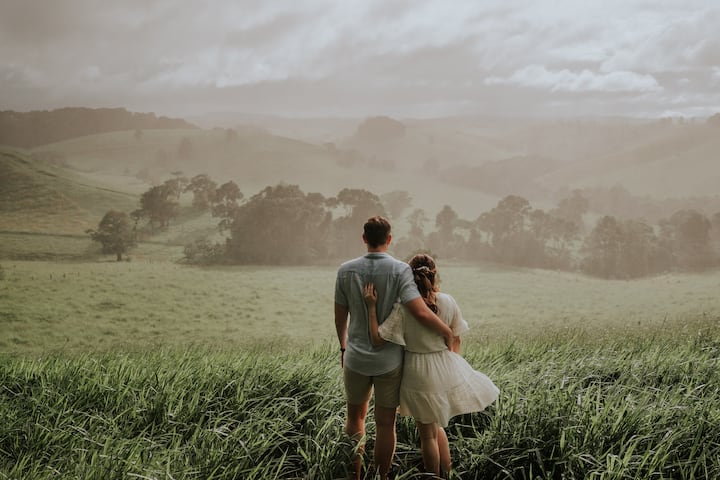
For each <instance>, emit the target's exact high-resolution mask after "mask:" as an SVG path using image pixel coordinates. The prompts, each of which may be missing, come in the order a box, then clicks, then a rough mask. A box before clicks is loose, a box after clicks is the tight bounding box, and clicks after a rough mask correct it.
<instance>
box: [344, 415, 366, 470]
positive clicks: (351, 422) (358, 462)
mask: <svg viewBox="0 0 720 480" xmlns="http://www.w3.org/2000/svg"><path fill="white" fill-rule="evenodd" d="M367 411H368V402H366V403H363V404H362V405H351V404H349V403H348V404H347V421H346V423H345V433H347V435H348V437H350V441H351V442H352V443H353V448H354V449H355V453H354V457H353V467H354V469H355V471H354V472H353V475H354V478H355V479H356V480H360V474H361V473H362V454H363V451H364V448H365V447H364V445H363V444H362V443H361V442H363V437H364V436H365V417H366V416H367Z"/></svg>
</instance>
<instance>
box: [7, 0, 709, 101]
mask: <svg viewBox="0 0 720 480" xmlns="http://www.w3.org/2000/svg"><path fill="white" fill-rule="evenodd" d="M718 24H720V4H715V2H714V1H711V0H685V1H684V2H680V1H679V0H678V1H675V0H656V1H654V2H648V1H646V0H606V1H604V2H577V1H575V0H552V1H549V0H548V1H543V0H487V1H483V2H477V1H476V0H456V1H453V2H442V1H440V0H416V1H409V0H366V1H362V2H337V1H335V0H303V1H301V2H267V1H263V0H214V1H213V2H208V3H206V4H204V5H203V6H202V7H199V6H198V4H197V3H196V2H191V1H189V0H126V1H123V2H109V3H108V2H105V3H104V4H102V5H100V4H99V3H97V2H95V1H94V0H54V1H53V2H34V1H27V0H3V12H2V15H0V58H2V59H3V62H2V65H0V82H1V83H0V108H3V107H4V108H10V107H11V108H16V109H24V110H27V109H33V108H49V107H55V106H62V105H63V103H64V102H73V103H74V104H87V105H88V106H102V105H103V104H110V105H130V104H132V105H134V106H142V105H146V106H145V107H144V109H148V110H156V111H160V110H163V111H165V112H167V113H170V114H172V113H173V112H188V111H191V110H198V112H196V113H202V111H209V110H218V109H228V108H234V109H252V110H253V111H256V112H260V113H292V114H302V113H303V112H307V113H308V114H313V112H329V111H332V112H336V113H343V112H344V113H346V114H352V113H353V112H363V113H364V112H367V111H368V110H369V109H370V108H375V109H385V111H388V112H406V113H407V114H410V113H412V112H423V111H432V112H436V111H437V112H439V111H441V110H442V109H445V114H453V113H458V112H461V113H468V112H472V111H476V112H477V111H482V112H484V111H486V109H492V110H493V111H496V112H503V111H505V112H517V111H523V110H527V109H528V108H532V109H533V110H534V111H537V112H543V111H547V112H554V111H556V108H557V105H565V104H566V103H565V102H566V100H567V104H569V103H570V100H571V101H572V105H574V106H575V108H578V109H579V108H586V109H587V110H586V111H582V112H580V113H583V114H589V113H592V112H593V111H598V108H602V109H603V110H602V112H603V113H608V112H607V110H608V109H612V110H613V111H614V113H617V114H622V113H623V112H628V109H630V108H635V105H638V104H643V105H646V104H647V105H649V104H651V103H652V102H670V101H673V99H682V100H683V102H697V103H695V104H692V105H691V104H689V103H688V104H687V108H688V109H690V108H702V105H701V104H702V102H703V98H706V99H708V101H715V100H713V99H715V98H716V97H715V96H714V94H713V91H714V90H717V82H718V73H717V68H718V65H720V37H718V36H717V35H716V34H715V30H716V25H718ZM683 78H685V79H688V81H686V82H682V81H680V80H681V79H683ZM688 91H692V92H693V96H688V95H687V92H688ZM581 96H582V98H580V97H581ZM599 96H602V102H600V101H598V100H597V99H598V97H599ZM549 97H552V98H549ZM643 108H644V111H647V110H649V108H646V107H643ZM661 108H662V109H664V108H665V107H663V106H658V111H659V110H660V109H661Z"/></svg>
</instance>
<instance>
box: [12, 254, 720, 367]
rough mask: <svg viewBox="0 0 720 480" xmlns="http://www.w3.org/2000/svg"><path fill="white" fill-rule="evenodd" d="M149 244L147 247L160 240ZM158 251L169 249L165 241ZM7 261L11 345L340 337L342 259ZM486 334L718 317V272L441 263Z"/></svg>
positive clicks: (487, 339)
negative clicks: (610, 274)
mask: <svg viewBox="0 0 720 480" xmlns="http://www.w3.org/2000/svg"><path fill="white" fill-rule="evenodd" d="M151 246H152V245H149V246H148V247H151ZM156 248H157V249H158V250H159V251H165V252H168V250H167V249H163V247H162V246H160V245H158V246H156ZM111 258H112V257H108V260H107V261H95V262H87V261H86V262H47V261H33V262H29V261H12V262H3V263H2V265H3V270H4V272H5V275H4V276H5V279H4V280H3V281H2V284H1V285H2V287H1V289H0V299H1V300H2V302H0V321H1V322H2V324H3V327H4V328H3V329H2V334H1V335H0V348H2V350H3V351H5V352H8V353H26V352H31V353H42V352H47V351H53V352H55V351H58V350H60V351H69V352H76V351H80V352H83V351H87V350H88V349H92V350H96V349H99V350H108V349H110V350H113V349H125V348H128V347H135V348H137V347H155V346H158V345H161V346H170V347H177V346H179V347H184V346H186V345H201V346H222V347H227V348H239V349H241V348H243V347H245V346H247V345H254V344H256V343H257V342H262V341H267V340H272V341H276V340H282V341H292V342H293V343H297V344H299V345H316V344H321V343H323V342H328V341H331V340H333V339H334V328H333V323H332V321H333V319H332V302H333V285H334V275H335V266H327V267H321V266H318V267H292V268H290V267H284V268H283V267H261V266H258V267H251V266H241V267H240V266H239V267H209V268H200V267H194V266H187V265H182V264H178V263H174V262H168V261H167V260H163V259H162V257H159V256H157V255H156V256H155V257H149V258H144V257H143V256H136V257H134V258H135V259H134V260H133V261H131V262H119V263H118V262H115V261H111ZM440 274H441V282H442V283H441V287H442V288H443V290H445V291H447V292H448V293H450V294H452V295H453V296H454V297H455V298H456V299H457V301H458V302H459V304H460V306H461V308H462V310H463V313H464V316H465V317H466V319H467V320H468V322H469V324H470V326H471V332H470V334H469V335H470V336H469V338H471V339H472V340H473V341H474V342H476V343H477V345H482V346H487V345H491V344H493V343H497V342H501V343H505V342H508V341H513V340H514V339H523V338H526V337H528V338H534V337H537V336H538V335H561V336H568V335H570V336H580V337H583V336H588V337H593V338H594V337H597V336H608V337H613V336H616V335H622V334H623V332H625V331H632V332H648V333H650V334H655V333H657V332H662V331H663V330H665V329H678V328H679V329H682V328H684V325H685V322H686V321H691V320H694V319H698V318H700V319H702V318H718V317H720V302H718V301H717V292H719V291H720V273H717V272H716V273H708V274H704V275H680V274H676V275H665V276H660V277H653V278H647V279H643V280H635V281H632V282H626V281H605V280H597V279H591V278H588V277H584V276H581V275H577V274H572V273H557V272H549V271H543V270H520V269H519V270H507V269H502V268H498V267H492V266H461V265H451V266H447V267H442V264H441V271H440Z"/></svg>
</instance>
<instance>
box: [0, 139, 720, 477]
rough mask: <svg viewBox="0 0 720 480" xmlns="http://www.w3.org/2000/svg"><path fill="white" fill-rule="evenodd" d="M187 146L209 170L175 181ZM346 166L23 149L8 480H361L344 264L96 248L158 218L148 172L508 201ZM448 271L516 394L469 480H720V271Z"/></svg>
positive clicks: (273, 157) (16, 201)
mask: <svg viewBox="0 0 720 480" xmlns="http://www.w3.org/2000/svg"><path fill="white" fill-rule="evenodd" d="M185 136H188V137H189V138H191V139H192V141H193V142H194V146H195V152H194V153H195V155H194V156H191V157H189V158H184V159H183V160H182V162H179V163H173V162H176V161H177V160H178V157H177V155H175V154H174V152H175V150H174V149H175V148H176V147H177V145H178V142H179V141H180V140H181V139H182V138H183V137H185ZM413 138H414V137H413ZM418 138H420V137H418ZM423 138H424V137H423ZM426 140H427V139H426ZM408 148H409V147H408ZM161 150H162V151H163V152H164V155H165V156H163V155H159V152H160V151H161ZM337 154H338V153H337V152H335V151H333V150H332V149H329V148H327V147H325V146H317V145H311V144H306V143H302V142H297V141H294V140H291V139H284V138H281V137H274V136H271V135H267V134H264V133H262V132H258V131H244V132H241V134H240V137H239V139H238V141H237V142H234V143H228V142H226V141H225V138H224V132H223V131H222V130H217V131H195V130H194V131H179V130H177V131H147V132H144V133H143V135H142V138H140V139H135V138H134V132H130V131H128V132H116V133H111V134H105V135H94V136H89V137H82V138H78V139H73V140H68V141H66V142H60V143H57V144H53V145H47V146H44V147H40V148H36V149H33V150H31V151H22V150H17V149H8V148H3V149H1V150H0V178H1V179H2V180H1V181H0V479H51V478H52V479H56V478H63V479H65V478H73V479H74V478H82V479H85V478H88V479H96V478H98V479H100V478H102V479H167V480H172V479H198V480H201V479H258V480H260V479H263V480H264V479H278V480H279V479H298V480H299V479H303V480H319V479H328V480H330V479H336V478H344V477H345V476H346V473H347V472H346V466H347V463H348V462H347V460H348V455H349V450H348V444H347V441H346V439H345V438H344V435H343V424H344V405H343V395H342V388H341V385H342V379H341V370H340V364H339V355H338V352H337V340H336V338H335V330H334V322H333V286H334V278H335V271H336V268H337V264H336V262H329V263H328V264H326V265H318V266H313V267H284V268H281V267H267V266H225V267H198V266H191V265H186V264H183V263H182V261H181V260H182V257H183V253H182V249H183V246H184V245H186V244H187V243H189V242H191V241H193V240H194V239H196V238H203V237H211V236H216V235H218V232H217V221H216V220H217V219H213V218H211V217H210V215H209V214H203V215H201V214H198V213H194V212H193V211H192V210H191V209H190V208H188V207H187V205H186V204H184V203H183V204H182V205H181V208H180V215H179V216H178V218H177V219H175V220H173V222H171V225H170V228H169V229H167V230H166V231H163V232H159V233H158V234H156V235H154V236H152V237H151V238H143V241H141V242H140V243H139V245H138V246H137V247H135V248H134V249H133V250H132V251H131V252H130V253H129V255H128V256H127V257H126V258H127V260H128V261H124V262H115V261H114V256H102V255H100V254H99V247H98V245H94V244H92V243H91V242H90V239H89V237H88V236H87V235H86V234H84V231H85V229H87V228H93V227H96V226H97V222H98V221H99V220H100V218H101V216H102V215H103V214H104V212H105V211H107V210H108V209H110V208H118V209H121V210H125V211H131V210H133V209H135V208H137V206H138V194H139V193H141V192H142V191H143V190H145V189H146V188H147V186H148V184H144V183H141V182H140V181H139V180H138V179H137V178H136V173H137V172H138V170H141V169H143V168H145V167H149V170H150V173H152V174H155V175H158V176H160V175H167V174H168V173H169V171H171V170H173V169H176V168H177V169H183V170H184V173H185V174H188V175H191V174H193V173H196V172H195V170H194V169H197V168H199V167H206V166H207V167H209V168H212V169H213V170H209V171H207V172H203V173H210V174H211V176H216V177H217V178H219V179H220V178H222V179H223V180H227V179H234V180H236V181H237V183H238V184H239V185H240V187H241V190H242V191H243V193H245V194H246V196H249V195H252V194H254V193H255V192H256V191H258V190H259V189H260V188H263V187H265V186H267V185H271V184H277V183H278V182H279V181H283V180H286V181H289V182H290V183H297V184H299V185H300V186H301V188H302V189H303V190H304V191H307V192H310V191H322V192H323V193H325V194H328V195H333V194H335V193H337V192H338V191H339V190H340V189H341V188H342V187H353V186H358V187H360V188H367V186H368V185H373V186H374V187H373V188H372V190H373V191H374V192H376V193H378V194H381V193H384V192H385V191H389V190H393V189H399V188H405V185H412V188H413V189H414V190H413V191H411V192H410V193H411V194H412V195H413V197H414V198H415V202H416V203H415V204H414V205H413V208H415V207H421V208H425V209H426V210H427V211H428V212H429V213H430V214H431V215H432V214H433V213H434V210H433V209H437V208H438V207H439V206H440V201H439V200H438V199H442V200H443V201H446V202H447V203H449V204H451V205H453V206H454V207H455V208H456V210H457V211H458V213H459V214H460V215H461V216H464V217H467V218H472V217H473V216H474V215H477V214H478V213H479V212H480V211H482V210H484V209H486V208H487V207H488V206H491V205H492V204H494V203H495V201H496V200H497V199H495V198H493V197H492V196H488V195H485V194H482V193H479V192H469V191H466V190H463V189H458V188H454V187H451V186H448V185H444V186H440V185H438V183H437V182H436V181H435V180H434V179H433V178H432V177H431V176H427V175H419V176H416V177H413V176H409V175H408V174H407V173H405V172H401V171H399V170H398V171H395V172H389V173H388V175H383V176H382V180H381V183H378V178H379V177H378V176H377V175H375V174H374V172H373V171H372V170H371V169H368V168H365V167H366V166H365V165H364V164H361V165H359V166H355V167H353V168H352V169H348V167H347V166H344V165H343V164H342V162H338V158H337V157H336V155H337ZM205 155H207V156H208V157H212V160H213V161H212V162H210V163H207V162H206V161H205V160H206V158H205ZM163 159H164V160H163ZM168 159H169V160H168ZM422 160H423V159H418V161H422ZM688 171H689V170H688ZM318 172H322V174H319V173H318ZM197 173H199V172H197ZM611 173H612V172H611ZM708 178H709V177H708ZM426 192H433V194H432V195H427V194H426ZM401 228H402V227H401ZM400 230H401V229H398V230H396V232H398V231H400ZM215 238H217V237H215ZM358 248H359V250H358V252H357V253H358V255H360V254H361V253H362V251H361V250H360V249H361V248H362V244H361V243H360V241H359V240H358ZM438 266H439V269H440V275H441V288H442V290H444V291H446V292H448V293H450V294H452V295H453V296H454V297H455V298H456V299H457V301H458V303H459V304H460V306H461V308H462V310H463V313H464V316H465V318H466V319H467V321H468V323H469V325H470V328H471V330H470V332H469V333H468V334H466V335H465V337H464V342H463V350H464V355H465V356H466V358H467V359H468V361H469V362H470V363H471V364H472V365H474V366H475V367H476V368H477V369H478V370H481V371H483V372H485V373H487V374H488V375H489V376H490V377H491V378H492V379H493V380H494V381H495V383H496V384H497V385H498V386H499V387H500V389H501V394H500V398H499V400H498V402H497V403H496V404H495V405H493V406H492V407H491V408H490V409H488V411H486V412H483V413H475V414H470V415H464V416H461V417H457V418H455V419H453V421H452V423H451V425H450V427H449V428H448V433H449V436H450V440H451V449H452V455H453V462H454V464H455V468H456V473H457V477H458V478H461V479H495V478H497V479H537V478H541V479H597V480H600V479H603V480H605V479H666V478H668V479H669V478H673V479H695V478H697V479H714V478H719V477H720V407H718V405H720V388H719V387H718V385H720V373H718V372H719V370H718V368H717V367H718V357H719V355H720V333H718V328H717V327H718V322H720V302H719V301H718V292H720V271H710V272H708V273H704V274H680V273H673V274H667V275H661V276H656V277H649V278H644V279H640V280H633V281H607V280H599V279H594V278H589V277H586V276H583V275H580V274H576V273H567V272H554V271H548V270H532V269H513V268H509V267H501V266H497V265H491V264H474V265H471V264H457V263H447V262H445V260H444V259H442V258H441V259H439V264H438ZM370 418H371V419H372V416H370ZM368 433H369V437H368V442H369V444H370V445H369V446H370V447H371V446H372V441H373V433H374V425H373V423H372V422H370V423H369V426H368ZM395 460H396V465H395V472H396V477H397V478H399V479H415V478H418V479H419V478H427V477H423V476H422V475H421V474H420V472H419V467H420V456H419V452H418V438H417V434H416V432H415V430H414V427H413V424H412V422H411V421H410V420H409V419H400V420H399V422H398V449H397V454H396V458H395ZM367 478H371V477H370V475H368V476H367Z"/></svg>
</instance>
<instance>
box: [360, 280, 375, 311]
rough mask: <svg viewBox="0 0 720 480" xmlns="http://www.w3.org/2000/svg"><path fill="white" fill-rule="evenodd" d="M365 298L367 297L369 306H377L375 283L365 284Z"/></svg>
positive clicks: (366, 300) (366, 302) (366, 301)
mask: <svg viewBox="0 0 720 480" xmlns="http://www.w3.org/2000/svg"><path fill="white" fill-rule="evenodd" d="M363 298H364V299H365V304H366V305H367V306H368V308H375V304H376V303H377V292H376V291H375V285H373V284H372V282H371V283H368V284H367V285H365V288H364V289H363Z"/></svg>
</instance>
